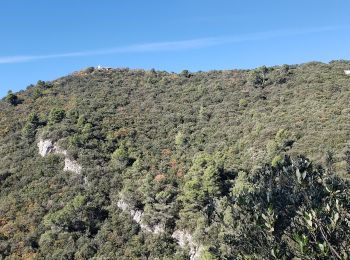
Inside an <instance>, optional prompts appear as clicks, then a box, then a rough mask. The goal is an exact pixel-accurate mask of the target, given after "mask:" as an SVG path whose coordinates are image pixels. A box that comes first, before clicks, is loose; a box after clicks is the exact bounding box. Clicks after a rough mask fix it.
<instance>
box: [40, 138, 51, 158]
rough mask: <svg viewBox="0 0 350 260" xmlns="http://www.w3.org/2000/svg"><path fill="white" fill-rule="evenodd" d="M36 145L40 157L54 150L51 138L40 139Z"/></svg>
mask: <svg viewBox="0 0 350 260" xmlns="http://www.w3.org/2000/svg"><path fill="white" fill-rule="evenodd" d="M38 147H39V154H40V155H41V156H42V157H45V156H46V155H48V154H49V153H52V152H54V150H55V147H54V145H53V143H52V141H51V140H48V139H47V140H42V139H40V141H39V143H38Z"/></svg>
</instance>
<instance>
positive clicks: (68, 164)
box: [63, 157, 82, 174]
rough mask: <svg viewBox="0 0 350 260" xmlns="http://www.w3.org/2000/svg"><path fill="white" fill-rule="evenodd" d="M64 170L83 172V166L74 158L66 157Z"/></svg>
mask: <svg viewBox="0 0 350 260" xmlns="http://www.w3.org/2000/svg"><path fill="white" fill-rule="evenodd" d="M63 170H64V171H69V172H74V173H76V174H80V173H81V170H82V168H81V166H80V165H79V164H78V163H77V162H76V161H74V160H71V159H69V158H67V157H66V158H65V159H64V168H63Z"/></svg>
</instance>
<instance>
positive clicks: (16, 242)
mask: <svg viewBox="0 0 350 260" xmlns="http://www.w3.org/2000/svg"><path fill="white" fill-rule="evenodd" d="M346 69H350V62H348V61H333V62H330V63H329V64H324V63H320V62H311V63H306V64H301V65H283V66H275V67H260V68H257V69H254V70H225V71H209V72H196V73H192V72H189V71H186V70H185V71H183V72H181V73H179V74H177V73H170V72H165V71H156V70H150V71H144V70H131V69H111V68H87V69H84V70H82V71H78V72H75V73H72V74H71V75H68V76H65V77H62V78H59V79H57V80H54V81H50V82H44V81H38V82H37V84H35V85H31V86H28V88H27V89H26V90H25V91H21V92H18V93H12V92H10V93H9V94H8V95H7V97H5V98H4V99H3V100H2V101H1V102H0V259H1V258H4V259H7V258H8V259H19V258H24V259H90V258H95V259H189V258H190V259H274V258H276V259H291V258H293V257H297V258H299V259H315V258H317V259H329V258H333V259H347V258H348V257H349V256H350V251H349V250H350V200H349V198H350V197H349V196H350V191H349V188H348V187H349V182H348V176H349V174H350V149H349V148H350V147H349V140H350V76H348V75H345V73H344V70H346Z"/></svg>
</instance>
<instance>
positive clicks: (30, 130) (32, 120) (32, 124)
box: [22, 113, 40, 139]
mask: <svg viewBox="0 0 350 260" xmlns="http://www.w3.org/2000/svg"><path fill="white" fill-rule="evenodd" d="M39 126H40V119H39V116H38V115H37V114H36V113H31V114H30V115H29V116H28V119H27V122H26V123H25V125H24V127H23V128H22V135H23V136H24V137H25V138H28V139H33V138H34V137H35V134H36V130H37V128H38V127H39Z"/></svg>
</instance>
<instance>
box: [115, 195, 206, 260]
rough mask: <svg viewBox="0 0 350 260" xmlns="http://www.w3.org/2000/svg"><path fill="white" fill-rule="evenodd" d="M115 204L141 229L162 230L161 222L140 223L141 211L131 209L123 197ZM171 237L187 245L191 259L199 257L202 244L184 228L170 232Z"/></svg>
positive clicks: (180, 244)
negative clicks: (152, 224) (151, 224)
mask: <svg viewBox="0 0 350 260" xmlns="http://www.w3.org/2000/svg"><path fill="white" fill-rule="evenodd" d="M117 206H118V208H120V209H121V210H122V211H124V212H127V213H129V214H130V215H131V217H132V219H133V220H134V221H135V222H136V223H137V224H139V225H140V227H141V229H143V230H145V231H147V232H150V233H153V234H160V233H163V232H164V226H163V225H161V224H158V225H155V226H149V225H146V224H144V223H142V216H143V211H142V210H135V209H133V208H132V207H130V205H129V204H128V203H127V202H125V201H124V200H123V199H120V200H118V202H117ZM172 237H173V238H174V239H175V240H176V241H177V243H178V244H179V246H180V247H182V248H185V247H186V246H188V247H189V248H190V252H189V256H190V259H191V260H197V259H200V255H201V253H202V251H203V246H201V245H198V244H197V243H196V242H195V241H194V239H193V237H192V235H191V234H190V233H188V232H187V231H184V230H175V232H174V233H173V234H172Z"/></svg>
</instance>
